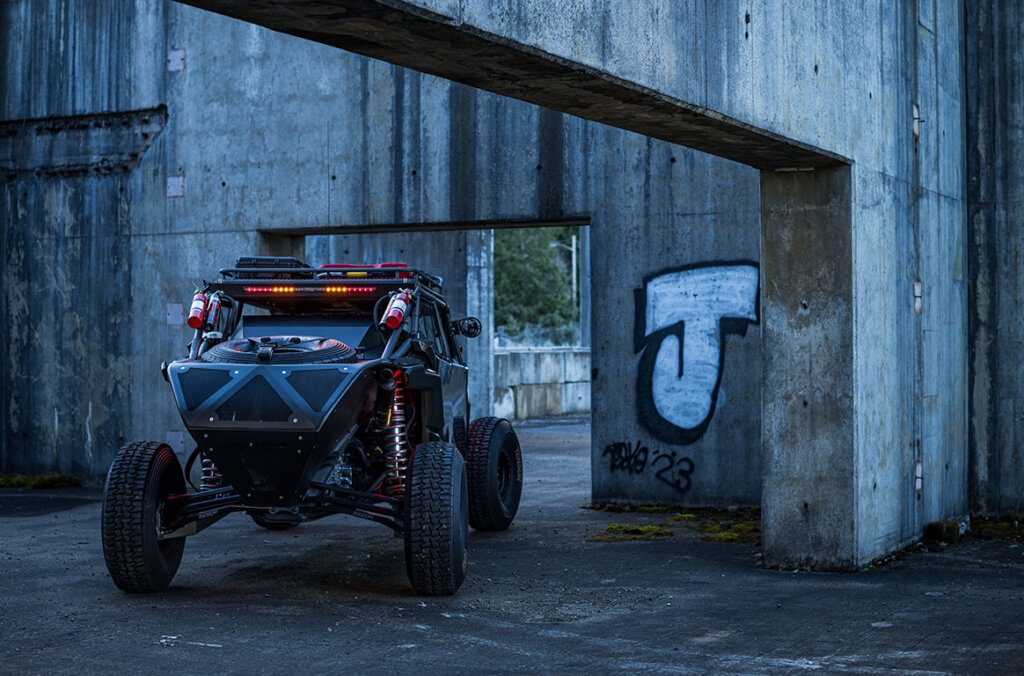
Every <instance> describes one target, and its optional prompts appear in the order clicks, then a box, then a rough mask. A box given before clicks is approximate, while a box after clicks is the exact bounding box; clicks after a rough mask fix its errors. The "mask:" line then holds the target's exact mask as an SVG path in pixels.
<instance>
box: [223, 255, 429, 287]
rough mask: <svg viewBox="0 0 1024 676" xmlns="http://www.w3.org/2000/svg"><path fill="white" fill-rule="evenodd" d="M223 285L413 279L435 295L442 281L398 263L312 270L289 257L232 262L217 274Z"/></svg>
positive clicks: (251, 257)
mask: <svg viewBox="0 0 1024 676" xmlns="http://www.w3.org/2000/svg"><path fill="white" fill-rule="evenodd" d="M219 272H220V275H221V277H222V278H223V280H224V281H229V280H230V281H243V280H267V279H307V280H312V279H323V280H340V279H352V280H356V279H366V280H373V281H375V282H387V281H395V282H400V281H402V280H412V279H415V280H416V281H418V282H419V283H420V284H422V285H423V286H425V287H427V288H429V289H432V290H435V291H438V290H440V289H441V287H442V286H443V285H444V280H443V279H442V278H441V277H439V276H437V275H432V274H430V273H427V272H424V271H423V270H418V269H416V268H410V267H408V266H406V265H405V264H404V263H403V264H398V263H379V264H376V265H353V264H328V265H325V266H323V267H319V268H314V267H311V266H309V265H308V264H306V263H305V262H303V261H300V260H299V259H297V258H292V257H277V256H244V257H241V258H239V259H238V260H237V261H235V265H234V267H230V268H221V269H220V270H219Z"/></svg>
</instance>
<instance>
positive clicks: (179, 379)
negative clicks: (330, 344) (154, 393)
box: [168, 362, 377, 507]
mask: <svg viewBox="0 0 1024 676" xmlns="http://www.w3.org/2000/svg"><path fill="white" fill-rule="evenodd" d="M168 376H169V378H170V382H171V389H172V390H173V392H174V398H175V401H176V402H177V404H178V409H179V411H180V412H181V418H182V420H183V421H184V423H185V426H186V427H187V428H188V430H189V432H190V433H191V434H192V437H193V438H194V439H195V442H196V444H197V445H198V446H199V448H200V449H201V451H202V453H204V454H205V455H206V456H208V457H209V458H210V459H212V460H213V462H214V463H215V464H216V465H217V467H218V468H219V469H220V471H221V472H223V474H224V476H225V477H226V478H227V479H228V480H229V481H230V482H231V484H232V485H233V486H234V487H235V490H237V491H238V493H239V494H240V495H241V496H243V497H244V498H245V500H246V503H247V504H249V505H253V506H266V507H270V506H278V507H280V506H285V505H291V504H293V503H295V502H296V501H297V500H298V499H299V498H300V497H301V496H302V495H304V494H305V492H306V489H307V488H308V487H309V481H310V478H311V476H312V474H313V473H314V472H316V470H317V469H319V468H320V467H321V466H322V465H323V463H324V461H325V460H326V458H327V455H328V454H329V453H330V452H331V451H337V450H338V448H337V446H338V445H339V444H340V443H341V441H342V439H343V437H344V436H345V434H346V433H347V432H348V431H350V430H351V429H352V427H353V426H354V425H355V422H356V420H357V418H358V417H359V416H360V414H361V413H362V412H364V411H365V410H366V408H367V405H368V404H369V402H371V401H372V397H373V395H374V393H375V391H376V388H377V383H376V381H375V380H374V377H373V369H372V368H367V367H365V366H362V365H359V364H323V365H321V364H314V365H304V364H303V365H293V366H279V365H250V364H196V363H190V362H174V363H172V364H171V365H170V366H169V368H168Z"/></svg>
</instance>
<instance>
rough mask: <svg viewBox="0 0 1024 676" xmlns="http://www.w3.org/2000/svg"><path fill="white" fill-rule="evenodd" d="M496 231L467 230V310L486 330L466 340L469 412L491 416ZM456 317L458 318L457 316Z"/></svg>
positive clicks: (473, 414)
mask: <svg viewBox="0 0 1024 676" xmlns="http://www.w3.org/2000/svg"><path fill="white" fill-rule="evenodd" d="M493 262H494V231H493V230H470V231H468V232H467V233H466V313H467V314H468V315H470V316H473V317H477V318H479V319H480V323H481V324H483V327H484V330H483V331H482V332H481V333H480V336H479V337H478V338H472V339H469V340H467V341H466V353H465V354H466V363H467V364H468V365H469V401H470V406H471V407H472V408H471V411H470V414H471V415H472V416H473V417H474V418H479V417H481V416H486V415H491V411H492V410H493V407H494V402H493V399H494V265H493ZM455 319H457V317H456V318H455Z"/></svg>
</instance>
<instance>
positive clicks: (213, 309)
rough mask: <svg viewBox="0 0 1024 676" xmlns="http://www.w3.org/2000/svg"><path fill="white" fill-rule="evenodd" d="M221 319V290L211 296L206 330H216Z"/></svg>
mask: <svg viewBox="0 0 1024 676" xmlns="http://www.w3.org/2000/svg"><path fill="white" fill-rule="evenodd" d="M218 319H220V291H218V292H216V293H215V294H213V295H212V296H210V301H209V303H207V306H206V325H205V327H206V330H207V331H215V330H216V329H217V320H218Z"/></svg>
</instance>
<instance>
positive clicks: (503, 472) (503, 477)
mask: <svg viewBox="0 0 1024 676" xmlns="http://www.w3.org/2000/svg"><path fill="white" fill-rule="evenodd" d="M512 477H513V473H512V458H510V457H509V454H508V451H506V450H505V449H502V450H501V453H499V454H498V497H499V498H500V499H501V503H502V504H503V505H507V504H508V499H509V496H511V495H512V480H513V478H512Z"/></svg>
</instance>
